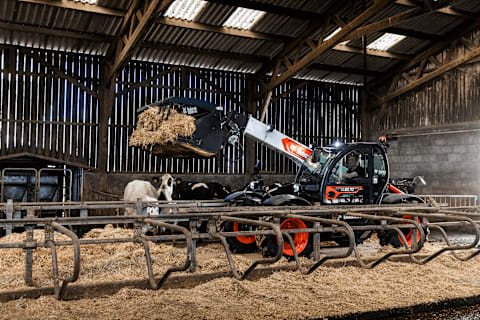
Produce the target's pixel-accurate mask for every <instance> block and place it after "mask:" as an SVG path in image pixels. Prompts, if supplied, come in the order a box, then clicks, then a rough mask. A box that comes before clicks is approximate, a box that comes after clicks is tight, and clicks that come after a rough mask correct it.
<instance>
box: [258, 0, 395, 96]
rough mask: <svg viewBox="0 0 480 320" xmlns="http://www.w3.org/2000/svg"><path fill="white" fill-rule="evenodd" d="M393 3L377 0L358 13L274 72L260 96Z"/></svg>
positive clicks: (309, 63) (386, 0)
mask: <svg viewBox="0 0 480 320" xmlns="http://www.w3.org/2000/svg"><path fill="white" fill-rule="evenodd" d="M391 3H392V1H391V0H377V1H375V2H374V3H373V4H372V5H371V6H370V7H369V8H367V9H366V10H365V11H364V12H363V13H361V14H360V15H358V16H357V17H356V18H355V19H353V20H352V21H350V22H348V23H347V24H346V25H345V26H344V27H343V28H342V29H341V30H340V31H339V32H338V33H336V34H335V35H333V36H332V37H331V38H330V39H328V40H326V41H323V42H321V43H320V44H319V45H318V47H317V48H316V49H314V50H311V51H310V52H309V53H307V54H306V55H305V56H303V57H302V58H301V59H299V60H298V61H297V62H295V63H293V65H292V66H291V67H289V68H287V69H286V70H285V71H284V72H282V73H281V74H273V76H272V78H271V79H270V81H269V82H268V83H267V84H266V85H265V86H264V87H263V88H262V89H261V91H260V94H259V95H258V98H261V97H263V96H264V95H265V94H267V93H268V92H269V91H271V90H272V89H273V88H275V87H276V86H278V85H280V84H282V83H283V82H285V81H287V80H289V79H290V78H292V77H293V76H294V75H295V74H297V73H298V72H299V71H300V70H303V69H304V68H306V67H308V66H309V65H311V64H313V63H314V62H315V60H316V59H318V57H320V55H322V54H323V53H324V52H325V51H327V50H329V49H331V48H332V47H334V46H335V44H336V43H338V42H340V41H342V40H343V39H344V37H345V36H347V35H348V34H349V33H350V32H352V31H353V30H354V29H355V28H357V27H359V26H360V25H362V24H363V23H365V21H367V20H368V19H370V18H372V17H373V16H375V15H376V14H377V13H379V12H380V11H381V10H383V9H384V8H385V7H387V6H388V5H390V4H391Z"/></svg>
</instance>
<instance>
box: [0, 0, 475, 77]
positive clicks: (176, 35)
mask: <svg viewBox="0 0 480 320" xmlns="http://www.w3.org/2000/svg"><path fill="white" fill-rule="evenodd" d="M251 1H257V2H260V3H263V4H269V5H275V6H279V7H282V8H291V9H295V10H304V11H308V12H314V13H318V14H320V13H322V12H324V11H325V10H326V9H327V8H328V7H329V6H331V5H332V4H334V3H335V2H336V1H339V0H328V1H308V0H251ZM130 3H131V0H98V5H100V6H104V7H106V8H113V9H116V10H119V11H121V12H126V11H127V10H128V8H129V6H130ZM346 3H347V2H346ZM353 6H354V11H355V12H354V13H353V15H352V12H351V10H352V5H346V6H345V7H344V8H342V9H341V10H339V11H338V13H337V15H338V16H339V17H340V18H342V19H343V20H346V19H347V17H350V18H351V17H352V16H356V15H358V14H359V13H360V11H361V10H360V6H359V5H355V4H354V5H353ZM453 8H454V9H457V10H460V11H462V12H465V13H467V14H468V13H470V14H477V13H479V12H480V0H463V1H459V2H457V3H455V4H454V5H453ZM410 9H411V7H409V6H403V5H398V4H392V5H390V6H389V7H388V8H386V9H385V10H383V11H382V12H380V13H379V14H377V15H376V17H374V18H373V19H371V20H372V21H378V20H381V19H384V18H387V17H391V16H394V15H396V14H398V13H400V12H403V11H405V10H410ZM234 10H235V7H232V6H229V5H225V4H220V3H213V2H209V3H208V4H207V5H206V6H205V7H204V8H203V10H202V11H201V12H200V13H199V14H198V15H197V16H196V18H195V20H194V21H195V22H197V23H201V24H208V25H212V26H222V24H223V23H224V22H225V21H226V20H227V19H228V17H229V16H230V15H231V13H232V12H233V11H234ZM0 22H11V23H15V24H17V25H23V24H25V25H27V26H33V27H40V28H52V29H58V30H63V31H68V32H80V33H82V34H85V35H87V34H94V35H99V36H100V35H104V36H109V37H112V38H113V36H115V35H116V34H117V32H118V30H119V28H120V25H121V23H122V17H118V16H109V15H102V14H94V13H91V12H82V11H78V10H71V9H65V8H59V7H56V6H50V5H39V4H33V3H26V2H18V1H16V0H2V1H0ZM464 22H465V20H464V19H463V18H462V17H459V16H453V15H446V14H441V13H428V14H423V15H422V16H421V17H418V18H412V19H409V20H408V21H406V22H403V23H400V24H398V25H397V26H396V28H398V29H403V30H409V31H418V32H421V33H425V34H432V35H437V36H443V35H445V34H447V33H449V32H451V31H452V30H454V29H455V28H456V27H458V26H459V25H460V24H462V23H464ZM308 23H309V22H308V21H307V20H303V19H299V18H294V17H290V16H284V15H278V14H272V13H266V14H265V15H264V16H263V17H262V18H261V19H260V20H259V21H258V22H257V23H256V24H255V25H254V26H253V27H252V31H254V32H259V33H264V34H270V35H277V36H279V37H283V38H286V37H290V38H295V37H297V36H298V35H299V34H301V33H302V32H303V30H305V28H306V27H307V25H308ZM336 28H337V27H336V26H335V25H331V26H330V27H329V28H328V29H327V30H326V34H329V33H331V32H332V31H334V30H335V29H336ZM320 33H321V28H319V29H318V30H317V31H316V32H314V33H313V34H312V35H311V36H312V37H313V39H318V38H319V36H320ZM382 34H383V33H382V32H378V33H371V34H369V35H368V43H371V42H373V41H374V40H375V39H377V38H378V37H380V36H381V35H382ZM145 41H147V42H148V44H149V47H148V48H139V49H137V51H136V53H135V56H134V57H135V59H142V60H143V59H144V60H148V61H158V62H163V63H171V64H177V65H178V64H186V65H190V66H195V67H205V68H216V69H222V70H235V71H240V72H255V71H258V70H259V69H260V68H261V65H262V64H261V61H265V59H268V58H273V57H275V56H276V55H277V54H278V53H279V52H280V51H281V50H282V49H283V47H284V45H285V44H284V43H283V42H278V41H277V42H275V41H270V40H259V39H253V38H243V37H238V36H231V35H225V34H220V33H214V32H209V31H200V30H193V29H187V28H180V27H174V26H168V25H163V24H153V25H152V26H151V27H150V28H149V30H148V31H147V32H146V35H145ZM0 42H1V43H7V44H15V45H25V46H31V47H36V48H51V49H55V50H66V51H74V52H80V53H91V54H100V55H104V54H105V53H106V51H107V48H108V43H105V42H98V41H90V40H86V39H85V40H84V39H78V38H77V39H69V38H66V37H65V36H53V35H45V34H31V33H28V32H18V31H7V30H0ZM155 43H157V44H159V45H162V47H161V48H159V49H152V48H151V45H152V44H155ZM430 44H431V42H430V41H428V40H424V39H417V38H414V37H407V38H406V39H404V40H403V41H401V42H399V43H398V44H396V45H395V46H393V47H392V48H390V49H388V50H387V52H391V53H396V54H403V55H414V54H416V53H418V52H420V51H421V50H423V49H424V48H426V47H428V46H429V45H430ZM348 45H349V46H352V47H357V48H361V40H360V39H355V40H352V41H350V42H349V43H348ZM165 46H180V47H182V48H188V47H191V48H198V49H205V50H215V52H216V51H218V52H225V53H227V54H228V53H231V54H232V58H226V57H227V55H219V56H218V57H216V56H212V55H211V54H208V55H199V54H198V52H197V51H195V53H189V52H188V51H187V52H174V51H167V50H166V49H165ZM182 51H185V50H184V49H182ZM307 51H308V50H307V49H302V51H301V52H300V57H302V56H303V55H304V54H306V52H307ZM235 54H243V55H249V56H250V57H251V59H255V57H262V58H261V59H260V61H259V62H258V63H256V62H248V63H247V62H245V59H235ZM294 55H295V53H292V54H291V56H290V57H291V58H293V56H294ZM251 59H250V60H251ZM316 63H321V64H328V65H333V66H335V65H338V66H344V67H349V68H357V69H361V68H362V66H363V58H362V57H361V55H358V54H355V53H348V52H341V51H335V50H329V51H327V52H325V53H324V54H323V55H322V56H321V57H319V59H318V60H317V61H316ZM394 63H396V61H395V60H392V59H389V58H382V57H375V56H369V57H368V59H367V66H368V69H369V70H372V71H379V72H383V71H386V70H388V69H389V68H390V67H391V66H392V65H393V64H394ZM299 77H308V78H309V79H316V80H319V79H323V80H328V81H340V82H346V81H351V82H352V83H359V79H361V80H363V76H361V75H360V76H359V75H348V74H344V73H338V72H333V73H332V72H330V71H319V70H308V69H307V70H304V71H303V72H302V73H300V74H299Z"/></svg>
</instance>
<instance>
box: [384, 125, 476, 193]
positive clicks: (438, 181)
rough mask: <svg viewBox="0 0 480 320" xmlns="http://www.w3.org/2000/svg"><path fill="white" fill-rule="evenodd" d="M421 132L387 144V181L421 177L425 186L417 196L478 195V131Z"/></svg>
mask: <svg viewBox="0 0 480 320" xmlns="http://www.w3.org/2000/svg"><path fill="white" fill-rule="evenodd" d="M424 131H425V132H424V133H422V132H419V131H417V132H414V133H409V134H406V133H403V134H398V138H397V140H394V141H390V146H391V147H390V148H389V150H388V155H389V160H390V174H391V177H392V178H396V177H414V176H416V175H422V176H424V177H425V179H426V181H427V184H428V185H427V187H425V188H420V189H418V192H417V193H423V194H425V193H429V194H475V195H479V194H480V129H475V128H472V127H470V128H465V127H464V128H460V127H456V128H455V129H452V128H448V129H443V130H431V129H430V130H429V129H424Z"/></svg>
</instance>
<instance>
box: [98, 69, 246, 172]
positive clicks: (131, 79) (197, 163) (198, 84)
mask: <svg viewBox="0 0 480 320" xmlns="http://www.w3.org/2000/svg"><path fill="white" fill-rule="evenodd" d="M245 78H246V76H245V74H240V73H233V72H225V71H215V70H202V69H192V68H186V67H176V66H168V65H162V64H153V63H145V62H138V61H132V62H130V63H129V64H128V65H127V67H126V68H124V70H123V71H122V72H121V74H120V76H119V78H118V82H117V87H116V99H115V104H114V107H113V112H112V118H111V121H110V123H109V136H108V138H109V139H108V141H109V162H108V168H107V170H108V171H110V172H171V173H226V174H230V173H232V174H233V173H243V172H244V160H243V157H242V156H241V154H240V153H239V152H238V151H237V150H234V149H233V148H232V147H228V148H226V149H225V150H223V151H222V152H221V154H220V155H218V156H216V157H215V158H211V159H178V158H177V159H174V158H167V159H164V158H160V157H158V156H155V155H152V154H150V153H149V152H147V151H144V150H141V149H140V148H133V147H129V146H128V137H129V136H130V135H131V133H132V132H133V130H134V128H135V123H136V118H137V117H136V116H137V114H136V112H135V111H136V110H137V109H138V108H140V107H142V106H144V105H146V104H150V103H153V102H155V101H159V100H162V99H166V98H169V97H172V96H183V97H190V98H195V99H201V100H205V101H209V102H212V103H214V104H217V105H220V106H223V107H224V113H228V112H230V111H234V110H235V111H238V112H243V110H242V109H241V104H242V103H244V102H245V100H246V97H245V92H244V88H245V87H246V83H245V81H246V80H245ZM242 143H243V141H242ZM230 159H239V161H232V160H230Z"/></svg>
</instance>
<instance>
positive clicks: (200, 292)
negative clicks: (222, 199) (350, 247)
mask: <svg viewBox="0 0 480 320" xmlns="http://www.w3.org/2000/svg"><path fill="white" fill-rule="evenodd" d="M131 235H132V230H121V229H114V228H112V227H109V228H107V229H106V230H100V229H99V230H93V231H91V232H90V233H89V234H88V235H87V237H89V238H102V237H103V238H105V237H112V236H115V237H129V236H131ZM39 236H40V234H39ZM2 240H3V239H2ZM3 241H5V240H3ZM365 246H366V248H367V251H371V250H373V248H374V245H373V243H372V242H368V243H367V244H366V245H365ZM151 247H152V248H151V249H152V255H153V257H154V259H155V265H156V268H157V269H156V271H157V272H161V271H162V267H160V266H159V264H160V263H161V264H162V265H163V264H165V263H168V264H170V263H171V264H177V265H180V264H182V262H183V261H184V257H185V249H184V248H180V247H177V246H175V245H167V244H158V245H154V244H152V246H151ZM437 248H438V245H435V244H427V247H426V250H428V251H430V252H431V251H433V250H435V249H437ZM384 250H385V249H382V250H380V251H382V252H383V251H384ZM2 251H7V250H1V251H0V254H1V256H0V268H1V270H2V274H1V276H2V278H1V280H0V286H1V288H2V289H6V288H7V287H9V288H13V287H18V283H19V282H21V281H19V282H17V281H14V282H15V283H16V285H12V284H11V283H9V282H8V281H6V279H5V275H4V273H7V272H5V270H10V271H11V272H8V274H9V277H10V278H11V279H13V278H18V277H19V278H20V279H22V277H23V251H22V250H19V253H18V254H16V253H15V252H12V250H9V251H10V252H9V255H11V256H12V257H8V255H6V253H5V252H2ZM13 251H15V250H13ZM70 251H71V248H70V249H69V248H59V252H58V254H59V261H60V266H61V267H60V268H61V269H65V264H68V262H69V261H70V259H71V256H72V254H71V253H70ZM377 252H378V251H377ZM197 255H198V264H199V272H201V273H206V272H210V271H219V270H228V264H227V261H226V259H225V253H224V252H223V251H222V248H221V247H220V246H219V245H208V246H202V247H199V249H198V252H197ZM7 257H8V259H9V260H8V262H5V261H6V260H5V259H6V258H7ZM44 258H45V259H44ZM254 258H258V257H252V256H251V255H250V256H249V255H243V256H241V255H236V256H235V259H236V262H237V263H238V267H239V268H240V269H243V270H244V268H245V267H247V266H248V264H249V263H250V262H251V261H252V260H253V259H254ZM34 259H35V261H36V262H37V263H38V262H39V261H40V262H41V263H42V264H43V267H45V268H49V266H50V265H51V264H49V256H48V250H47V249H42V250H37V251H36V253H35V255H34ZM287 263H288V262H286V261H285V260H284V259H282V260H281V262H279V264H287ZM165 268H166V266H165ZM163 270H165V269H163ZM18 272H20V273H19V274H17V273H18ZM44 277H45V279H44ZM139 277H140V278H145V277H146V267H145V263H144V256H143V249H142V248H141V246H140V245H139V244H120V245H102V246H90V247H89V248H88V246H83V248H82V272H81V275H80V280H79V282H80V283H85V282H90V281H92V280H95V281H105V280H109V279H118V280H125V279H134V278H139ZM48 278H49V273H48V272H45V273H42V272H41V270H39V269H38V267H36V268H35V269H34V282H35V285H41V284H43V285H49V286H50V285H51V281H48V280H49V279H48ZM5 286H7V287H5ZM479 294H480V261H479V260H478V259H473V260H471V261H467V262H460V261H457V260H455V259H453V258H452V257H451V256H449V255H443V256H441V257H440V258H439V259H437V260H435V261H434V262H431V263H429V264H427V265H424V266H419V265H415V264H411V263H393V262H387V263H384V264H381V265H379V266H378V267H376V268H374V269H372V270H365V269H361V268H359V267H352V266H348V267H340V268H338V267H337V268H333V267H327V266H323V267H320V268H319V269H318V270H317V271H315V272H314V273H313V274H312V275H308V276H304V275H301V274H299V273H298V272H278V273H275V274H272V275H270V276H268V277H265V278H262V279H258V280H255V281H250V280H245V281H237V280H234V279H232V278H219V279H215V280H213V281H210V282H207V283H204V284H201V285H198V286H196V287H194V288H192V289H175V290H173V289H172V290H159V291H152V290H136V289H122V290H121V291H120V292H118V293H117V294H115V295H112V296H105V297H101V298H92V299H82V300H76V301H56V300H55V299H54V298H53V297H51V296H48V297H41V298H39V299H36V300H28V299H20V300H17V301H11V302H8V303H4V304H2V305H0V311H1V312H0V319H11V318H13V317H15V318H29V319H45V318H50V319H52V318H53V319H56V318H68V319H87V318H88V319H93V318H101V319H138V318H143V319H179V318H189V319H190V318H191V319H257V318H267V319H299V318H302V319H309V318H318V317H320V318H321V317H327V316H333V315H341V314H346V313H351V312H363V311H372V310H378V309H386V308H392V307H402V306H410V305H415V304H419V303H427V302H434V301H438V300H442V299H447V298H457V297H466V296H471V295H479Z"/></svg>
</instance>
